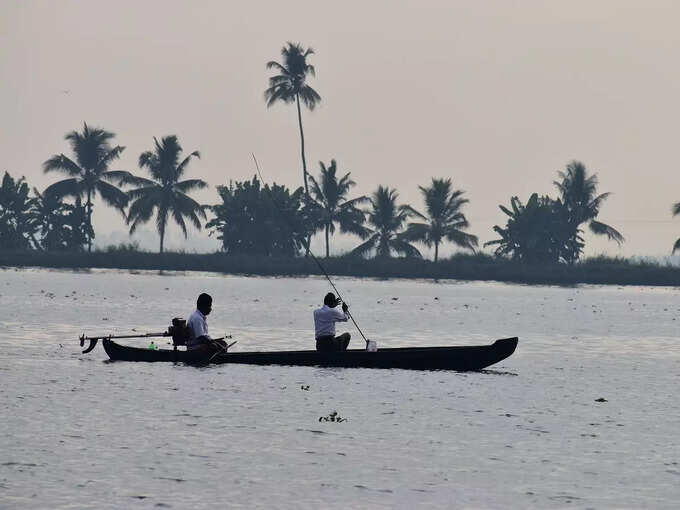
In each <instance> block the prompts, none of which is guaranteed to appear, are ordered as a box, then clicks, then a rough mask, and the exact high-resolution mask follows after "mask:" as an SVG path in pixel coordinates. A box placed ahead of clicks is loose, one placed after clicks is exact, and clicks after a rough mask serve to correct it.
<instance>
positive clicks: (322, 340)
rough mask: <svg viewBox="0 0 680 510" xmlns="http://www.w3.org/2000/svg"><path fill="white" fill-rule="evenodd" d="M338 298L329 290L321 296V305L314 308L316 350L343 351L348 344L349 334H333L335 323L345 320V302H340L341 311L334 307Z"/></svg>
mask: <svg viewBox="0 0 680 510" xmlns="http://www.w3.org/2000/svg"><path fill="white" fill-rule="evenodd" d="M338 304H340V299H338V298H336V297H335V294H333V293H332V292H329V293H328V294H326V297H324V298H323V306H322V307H321V308H317V309H316V310H314V331H315V336H316V350H317V351H327V352H328V351H344V350H346V349H347V346H348V345H349V339H350V334H349V333H343V334H342V335H340V336H337V337H336V336H335V323H336V322H347V320H349V316H348V315H347V304H346V303H342V312H341V311H340V310H338V309H336V307H337V306H338Z"/></svg>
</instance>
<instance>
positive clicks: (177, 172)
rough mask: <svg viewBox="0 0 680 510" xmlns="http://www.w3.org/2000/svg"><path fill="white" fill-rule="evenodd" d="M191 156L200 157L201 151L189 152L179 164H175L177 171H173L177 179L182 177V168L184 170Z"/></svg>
mask: <svg viewBox="0 0 680 510" xmlns="http://www.w3.org/2000/svg"><path fill="white" fill-rule="evenodd" d="M191 158H198V159H200V158H201V153H200V152H198V151H194V152H192V153H191V154H189V155H188V156H187V157H186V158H184V160H183V161H182V162H181V163H180V164H179V165H177V171H176V172H175V174H176V175H177V179H179V178H180V177H182V175H183V174H184V170H185V168H186V166H187V165H188V164H189V161H190V160H191Z"/></svg>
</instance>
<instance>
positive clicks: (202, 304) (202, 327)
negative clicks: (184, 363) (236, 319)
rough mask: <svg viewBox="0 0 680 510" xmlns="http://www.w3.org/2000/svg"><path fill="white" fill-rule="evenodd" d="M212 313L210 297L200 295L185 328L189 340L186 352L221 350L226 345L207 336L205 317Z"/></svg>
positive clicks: (218, 339) (222, 341)
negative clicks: (187, 330)
mask: <svg viewBox="0 0 680 510" xmlns="http://www.w3.org/2000/svg"><path fill="white" fill-rule="evenodd" d="M211 311H212V297H210V295H208V294H205V293H203V294H201V295H200V296H198V300H197V301H196V310H194V312H193V313H192V314H191V315H190V316H189V320H188V321H187V327H188V328H189V340H187V350H188V351H194V350H198V349H203V350H223V349H226V348H227V344H226V342H225V341H224V340H222V339H221V338H216V339H212V338H210V335H208V321H207V320H206V316H207V315H209V314H210V312H211Z"/></svg>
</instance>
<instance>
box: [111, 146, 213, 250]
mask: <svg viewBox="0 0 680 510" xmlns="http://www.w3.org/2000/svg"><path fill="white" fill-rule="evenodd" d="M153 140H154V149H153V151H146V152H143V153H142V154H141V155H140V156H139V167H140V168H146V169H147V170H148V171H149V173H150V174H151V177H152V179H145V178H143V177H134V176H130V177H129V178H127V179H125V181H124V182H125V183H126V184H131V185H134V186H138V187H137V188H135V189H133V190H130V191H128V196H129V197H130V200H132V204H131V205H130V211H129V213H128V218H127V223H128V225H130V235H132V234H134V232H135V230H137V227H138V226H139V225H141V224H143V223H146V222H148V221H149V220H150V219H151V217H152V216H153V214H154V211H155V212H156V228H157V230H158V234H159V235H160V252H161V253H163V241H164V239H165V232H166V228H167V224H168V217H169V216H170V215H171V216H172V218H173V219H174V220H175V222H176V223H177V224H178V225H179V227H180V228H181V229H182V232H183V233H184V237H185V238H186V237H187V227H186V223H185V221H184V219H185V218H187V219H189V221H190V222H191V223H192V224H193V225H194V226H195V227H196V228H197V229H198V230H200V229H201V222H200V220H199V217H200V218H203V219H204V220H205V219H206V215H205V211H204V206H202V205H200V204H199V203H198V202H196V201H195V200H194V199H193V198H190V197H189V196H188V195H187V193H188V192H189V191H192V190H195V189H204V188H207V187H208V184H207V183H206V182H205V181H202V180H201V179H187V180H184V181H180V179H181V178H182V176H183V175H184V173H185V172H186V169H187V166H188V165H189V161H190V160H191V158H192V157H196V158H200V154H199V152H198V151H194V152H192V153H191V154H189V155H188V156H187V157H185V158H184V159H181V161H180V158H181V155H182V146H181V145H180V144H179V142H178V141H177V137H176V136H174V135H173V136H166V137H163V138H162V139H161V141H160V142H159V141H158V140H157V139H156V138H155V137H154V139H153Z"/></svg>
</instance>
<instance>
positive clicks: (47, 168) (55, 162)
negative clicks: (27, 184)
mask: <svg viewBox="0 0 680 510" xmlns="http://www.w3.org/2000/svg"><path fill="white" fill-rule="evenodd" d="M43 171H44V172H45V173H47V172H62V173H65V174H66V175H70V176H72V177H76V176H80V175H83V173H84V170H83V169H82V168H80V166H78V164H77V163H76V162H75V161H73V160H72V159H71V158H69V157H67V156H64V155H63V154H57V155H56V156H52V157H51V158H50V159H48V160H47V161H45V162H44V163H43Z"/></svg>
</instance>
